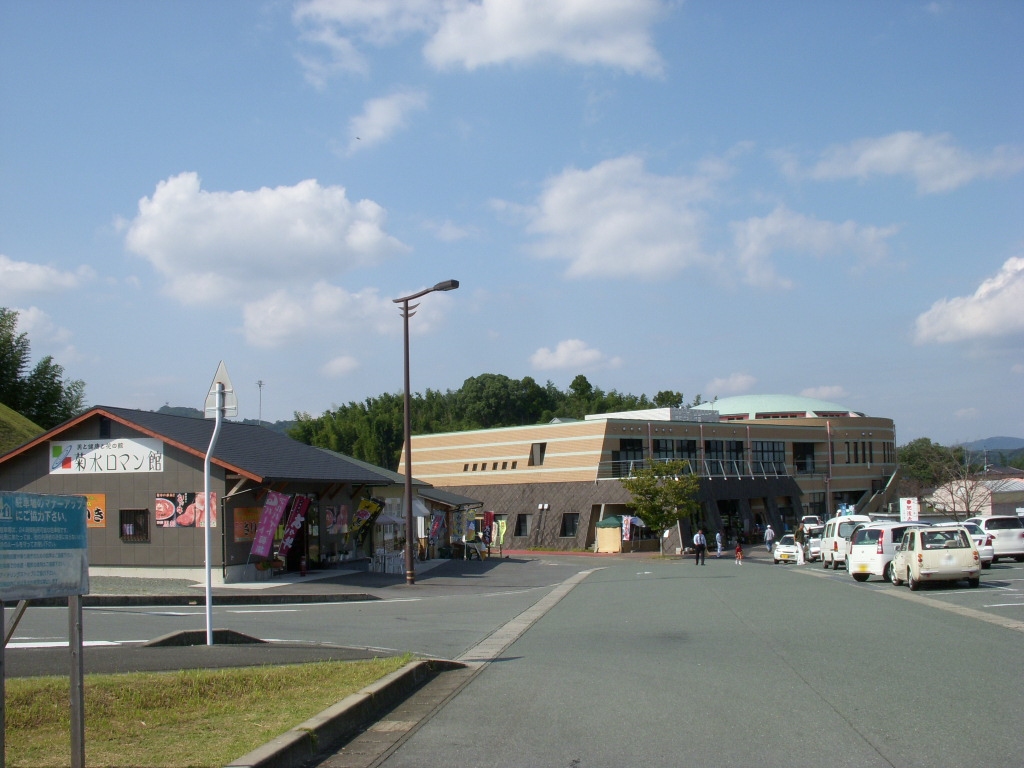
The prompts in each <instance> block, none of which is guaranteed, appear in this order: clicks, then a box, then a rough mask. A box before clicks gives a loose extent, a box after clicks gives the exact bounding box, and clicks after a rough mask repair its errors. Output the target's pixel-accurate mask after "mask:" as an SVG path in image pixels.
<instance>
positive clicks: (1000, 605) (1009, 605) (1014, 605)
mask: <svg viewBox="0 0 1024 768" xmlns="http://www.w3.org/2000/svg"><path fill="white" fill-rule="evenodd" d="M1021 607H1024V603H993V604H992V605H983V606H982V608H1021Z"/></svg>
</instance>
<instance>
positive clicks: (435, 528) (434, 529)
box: [430, 514, 444, 542]
mask: <svg viewBox="0 0 1024 768" xmlns="http://www.w3.org/2000/svg"><path fill="white" fill-rule="evenodd" d="M443 523H444V514H439V515H438V514H435V515H432V516H431V518H430V540H431V541H432V542H436V541H437V537H438V536H440V535H441V525H442V524H443Z"/></svg>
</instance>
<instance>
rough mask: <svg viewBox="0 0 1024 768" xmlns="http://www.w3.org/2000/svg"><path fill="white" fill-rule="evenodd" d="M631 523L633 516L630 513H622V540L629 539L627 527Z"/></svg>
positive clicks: (629, 526)
mask: <svg viewBox="0 0 1024 768" xmlns="http://www.w3.org/2000/svg"><path fill="white" fill-rule="evenodd" d="M632 524H633V516H632V515H623V516H622V540H623V541H629V529H630V528H631V527H632Z"/></svg>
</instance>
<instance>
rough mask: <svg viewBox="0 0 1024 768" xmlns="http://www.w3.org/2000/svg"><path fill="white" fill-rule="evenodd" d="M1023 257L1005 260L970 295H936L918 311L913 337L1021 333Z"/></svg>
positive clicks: (920, 340)
mask: <svg viewBox="0 0 1024 768" xmlns="http://www.w3.org/2000/svg"><path fill="white" fill-rule="evenodd" d="M1021 307H1024V257H1019V256H1018V257H1014V258H1010V259H1007V260H1006V263H1004V264H1003V266H1002V268H1001V269H1000V270H999V272H998V273H997V274H996V275H995V276H994V277H990V278H988V279H987V280H985V281H984V282H982V284H981V285H980V286H978V290H976V291H975V292H974V293H973V294H971V295H970V296H957V297H955V298H952V299H939V300H938V301H936V302H935V303H934V304H932V306H931V308H930V309H929V310H928V311H927V312H924V313H922V314H921V315H918V317H917V322H916V332H915V340H916V341H917V342H918V343H926V342H940V343H945V342H953V341H965V340H969V339H979V338H985V337H998V336H1015V335H1018V334H1021V333H1024V311H1022V310H1021Z"/></svg>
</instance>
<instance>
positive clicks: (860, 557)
mask: <svg viewBox="0 0 1024 768" xmlns="http://www.w3.org/2000/svg"><path fill="white" fill-rule="evenodd" d="M924 527H927V524H925V523H912V522H898V521H892V520H887V521H881V522H877V523H866V524H863V525H859V526H857V527H856V528H855V529H854V531H853V536H852V537H851V538H850V547H849V552H848V553H847V555H846V570H847V571H849V572H850V575H851V576H853V578H854V579H856V580H857V581H867V580H868V578H869V577H871V576H879V577H881V578H884V579H888V580H890V581H891V580H892V574H891V572H890V571H889V569H890V568H891V567H892V558H893V554H895V552H896V547H897V546H898V545H899V543H900V541H902V540H903V534H904V533H906V532H907V531H908V530H910V529H911V528H924Z"/></svg>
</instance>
